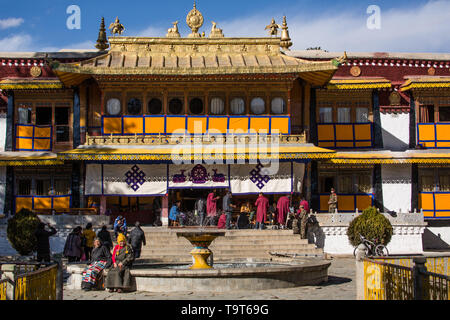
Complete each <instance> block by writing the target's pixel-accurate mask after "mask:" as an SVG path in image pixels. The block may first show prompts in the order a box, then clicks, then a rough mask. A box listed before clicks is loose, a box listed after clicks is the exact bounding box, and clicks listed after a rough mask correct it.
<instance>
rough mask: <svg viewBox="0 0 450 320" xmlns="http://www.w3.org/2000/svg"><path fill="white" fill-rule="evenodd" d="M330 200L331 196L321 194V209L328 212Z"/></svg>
mask: <svg viewBox="0 0 450 320" xmlns="http://www.w3.org/2000/svg"><path fill="white" fill-rule="evenodd" d="M328 200H330V196H325V195H323V196H320V211H326V212H328Z"/></svg>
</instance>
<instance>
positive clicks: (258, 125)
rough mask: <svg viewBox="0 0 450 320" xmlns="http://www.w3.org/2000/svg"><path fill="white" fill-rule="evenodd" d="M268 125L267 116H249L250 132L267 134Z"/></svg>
mask: <svg viewBox="0 0 450 320" xmlns="http://www.w3.org/2000/svg"><path fill="white" fill-rule="evenodd" d="M269 125H270V119H269V118H262V117H261V118H256V117H252V118H250V130H251V131H250V133H261V134H264V133H266V134H269V130H270V128H269Z"/></svg>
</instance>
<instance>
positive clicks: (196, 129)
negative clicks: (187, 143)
mask: <svg viewBox="0 0 450 320" xmlns="http://www.w3.org/2000/svg"><path fill="white" fill-rule="evenodd" d="M207 121H208V119H207V118H206V117H193V118H191V117H188V131H189V134H201V133H205V132H206V123H207Z"/></svg>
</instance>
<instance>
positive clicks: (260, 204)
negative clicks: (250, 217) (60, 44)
mask: <svg viewBox="0 0 450 320" xmlns="http://www.w3.org/2000/svg"><path fill="white" fill-rule="evenodd" d="M255 206H256V228H255V229H260V230H262V229H263V228H264V224H265V222H266V219H267V209H268V207H269V200H268V199H267V198H266V197H265V196H264V195H263V193H262V192H260V193H259V197H258V199H256V202H255Z"/></svg>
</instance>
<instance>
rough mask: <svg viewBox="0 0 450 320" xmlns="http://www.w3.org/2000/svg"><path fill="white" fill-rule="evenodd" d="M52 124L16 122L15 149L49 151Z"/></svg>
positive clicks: (50, 147) (50, 148)
mask: <svg viewBox="0 0 450 320" xmlns="http://www.w3.org/2000/svg"><path fill="white" fill-rule="evenodd" d="M52 136H53V127H52V126H36V125H32V124H16V150H17V151H51V150H52Z"/></svg>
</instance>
